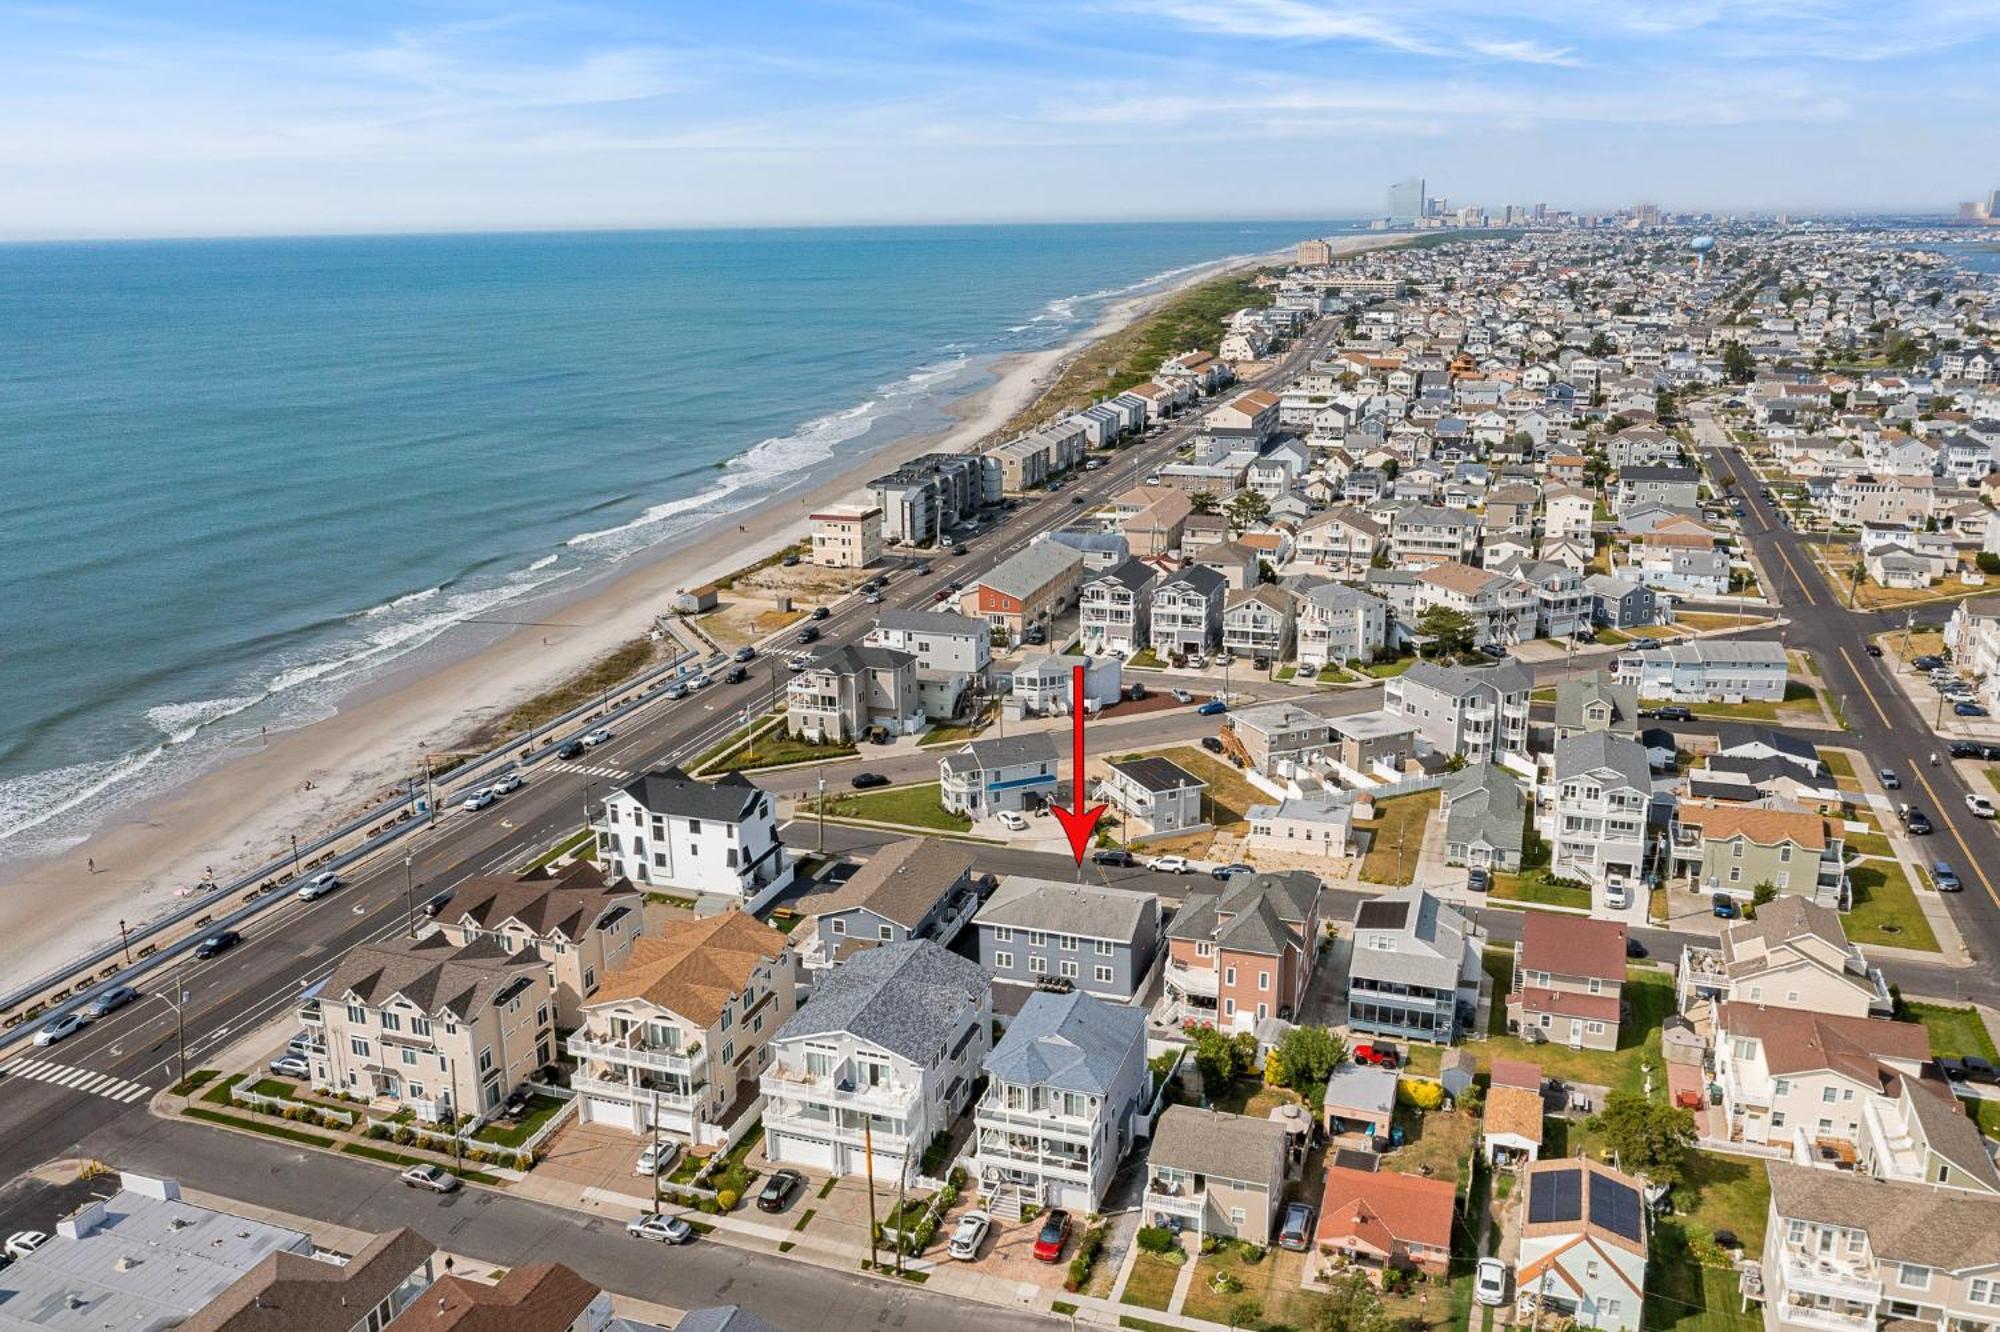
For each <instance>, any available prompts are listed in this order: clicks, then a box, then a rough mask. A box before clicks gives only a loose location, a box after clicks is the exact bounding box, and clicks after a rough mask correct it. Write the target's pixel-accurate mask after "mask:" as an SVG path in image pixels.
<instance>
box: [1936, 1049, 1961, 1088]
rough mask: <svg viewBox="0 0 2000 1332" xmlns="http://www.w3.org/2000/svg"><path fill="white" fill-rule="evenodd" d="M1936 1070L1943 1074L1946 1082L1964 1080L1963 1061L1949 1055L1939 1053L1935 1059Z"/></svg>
mask: <svg viewBox="0 0 2000 1332" xmlns="http://www.w3.org/2000/svg"><path fill="white" fill-rule="evenodd" d="M1937 1066H1938V1072H1940V1073H1942V1074H1944V1077H1945V1081H1947V1082H1964V1081H1965V1061H1964V1060H1963V1059H1955V1058H1953V1057H1952V1056H1950V1055H1940V1056H1938V1059H1937Z"/></svg>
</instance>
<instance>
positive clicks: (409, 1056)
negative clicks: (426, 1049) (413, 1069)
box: [397, 1045, 417, 1064]
mask: <svg viewBox="0 0 2000 1332" xmlns="http://www.w3.org/2000/svg"><path fill="white" fill-rule="evenodd" d="M397 1053H398V1054H400V1055H401V1056H402V1058H403V1062H404V1063H405V1064H415V1063H416V1062H417V1052H416V1051H415V1050H412V1049H411V1048H410V1047H409V1046H407V1045H405V1046H404V1047H402V1049H401V1050H399V1051H398V1052H397Z"/></svg>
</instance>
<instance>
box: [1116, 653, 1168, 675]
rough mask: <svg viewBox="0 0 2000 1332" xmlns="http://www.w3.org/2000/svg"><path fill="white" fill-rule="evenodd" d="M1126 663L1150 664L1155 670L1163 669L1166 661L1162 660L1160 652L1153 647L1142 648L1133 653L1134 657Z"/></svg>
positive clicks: (1142, 665)
mask: <svg viewBox="0 0 2000 1332" xmlns="http://www.w3.org/2000/svg"><path fill="white" fill-rule="evenodd" d="M1125 664H1126V665H1127V666H1138V667H1148V666H1150V667H1152V668H1153V669H1155V670H1158V669H1161V668H1163V667H1164V666H1165V665H1166V663H1165V662H1163V661H1161V660H1160V654H1159V653H1157V652H1155V651H1153V649H1151V648H1140V649H1139V650H1138V651H1137V652H1134V653H1133V654H1132V659H1131V660H1130V661H1128V662H1126V663H1125Z"/></svg>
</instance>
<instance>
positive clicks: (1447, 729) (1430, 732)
mask: <svg viewBox="0 0 2000 1332" xmlns="http://www.w3.org/2000/svg"><path fill="white" fill-rule="evenodd" d="M1534 688H1535V677H1534V675H1533V673H1532V672H1530V671H1529V670H1528V668H1527V667H1525V666H1523V665H1521V664H1520V663H1519V662H1516V661H1503V662H1501V663H1500V664H1499V665H1498V666H1490V667H1487V668H1485V669H1482V670H1469V669H1464V668H1461V667H1454V666H1439V665H1438V664H1437V663H1435V662H1429V661H1420V662H1418V663H1417V664H1416V665H1414V666H1412V667H1410V669H1409V670H1407V671H1404V672H1403V673H1402V674H1401V675H1398V676H1393V677H1391V678H1390V679H1389V680H1388V681H1387V682H1386V683H1385V684H1384V686H1383V690H1382V708H1383V711H1385V712H1391V713H1395V714H1397V715H1399V716H1402V717H1405V718H1407V719H1408V720H1409V721H1410V722H1411V723H1412V724H1413V725H1414V726H1415V727H1416V730H1417V734H1418V735H1419V736H1420V737H1422V738H1423V740H1424V741H1425V743H1427V744H1429V745H1430V747H1431V748H1433V749H1435V750H1437V751H1438V752H1439V753H1441V754H1463V755H1465V757H1466V761H1467V762H1470V763H1484V762H1488V761H1497V760H1499V759H1501V758H1502V757H1513V758H1516V759H1519V758H1522V757H1523V756H1525V755H1526V754H1527V752H1528V696H1529V695H1530V694H1532V693H1533V692H1534Z"/></svg>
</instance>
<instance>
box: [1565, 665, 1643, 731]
mask: <svg viewBox="0 0 2000 1332" xmlns="http://www.w3.org/2000/svg"><path fill="white" fill-rule="evenodd" d="M1586 703H1609V704H1610V705H1611V709H1612V722H1613V724H1615V725H1620V726H1626V727H1630V726H1632V725H1634V724H1635V723H1636V722H1637V720H1638V717H1639V691H1638V690H1637V689H1635V688H1633V687H1632V686H1631V685H1621V684H1616V683H1614V682H1613V680H1612V678H1611V673H1610V672H1609V671H1592V672H1591V673H1590V674H1589V675H1586V676H1583V677H1582V678H1581V679H1576V680H1564V681H1563V682H1562V683H1561V684H1559V685H1557V686H1556V726H1557V727H1558V728H1560V729H1564V730H1571V729H1574V728H1576V727H1579V726H1582V725H1583V708H1584V705H1585V704H1586Z"/></svg>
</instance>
